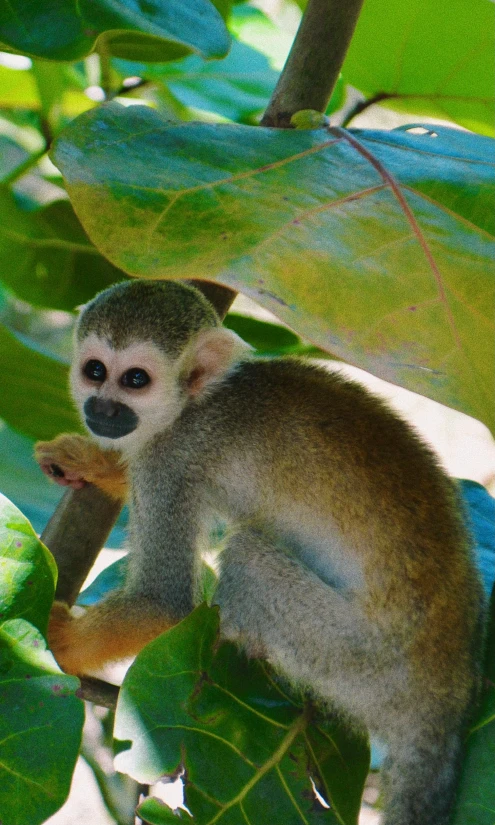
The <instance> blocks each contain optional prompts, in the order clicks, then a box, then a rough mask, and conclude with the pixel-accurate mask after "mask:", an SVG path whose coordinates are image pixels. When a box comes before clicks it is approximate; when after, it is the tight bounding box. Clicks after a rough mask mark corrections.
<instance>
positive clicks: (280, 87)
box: [261, 0, 363, 128]
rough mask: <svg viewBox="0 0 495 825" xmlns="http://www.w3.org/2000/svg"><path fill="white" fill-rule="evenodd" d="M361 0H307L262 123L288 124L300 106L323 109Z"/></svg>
mask: <svg viewBox="0 0 495 825" xmlns="http://www.w3.org/2000/svg"><path fill="white" fill-rule="evenodd" d="M362 4H363V0H309V3H308V5H307V7H306V11H305V13H304V16H303V18H302V20H301V25H300V26H299V30H298V32H297V34H296V37H295V40H294V43H293V45H292V49H291V50H290V53H289V56H288V58H287V62H286V64H285V66H284V69H283V71H282V74H281V75H280V77H279V80H278V83H277V85H276V87H275V90H274V92H273V95H272V97H271V99H270V102H269V104H268V107H267V110H266V112H265V114H264V115H263V118H262V120H261V125H262V126H279V127H282V128H289V127H290V119H291V117H292V115H293V114H295V113H296V112H299V111H300V110H301V109H315V110H316V111H318V112H324V111H325V109H326V108H327V105H328V101H329V100H330V96H331V94H332V90H333V87H334V86H335V83H336V82H337V79H338V76H339V72H340V69H341V67H342V63H343V62H344V57H345V55H346V52H347V49H348V48H349V43H350V42H351V37H352V35H353V33H354V29H355V27H356V23H357V20H358V17H359V12H360V11H361V6H362Z"/></svg>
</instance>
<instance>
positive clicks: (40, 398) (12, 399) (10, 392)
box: [0, 324, 81, 439]
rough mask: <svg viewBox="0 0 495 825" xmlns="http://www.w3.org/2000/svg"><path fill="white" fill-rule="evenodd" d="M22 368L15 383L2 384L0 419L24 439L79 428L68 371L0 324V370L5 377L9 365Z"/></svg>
mask: <svg viewBox="0 0 495 825" xmlns="http://www.w3.org/2000/svg"><path fill="white" fill-rule="evenodd" d="M13 363H14V364H19V365H22V369H20V370H19V372H18V373H17V375H16V381H15V382H14V381H13V380H9V381H5V383H4V385H3V387H2V392H1V394H0V418H3V419H4V420H5V421H6V422H7V423H8V424H11V426H12V427H16V428H17V429H19V430H20V431H21V432H23V433H24V434H25V435H30V436H33V437H34V438H40V439H49V438H54V437H55V436H56V435H57V433H59V432H67V431H74V430H79V429H80V428H81V425H80V423H79V419H78V417H77V416H76V413H75V410H74V409H73V408H72V405H71V403H70V401H69V394H68V389H67V384H68V368H67V366H66V365H65V364H61V363H60V362H59V361H57V360H55V359H54V358H50V357H49V356H48V355H43V354H42V353H40V352H36V350H35V349H32V348H31V347H30V346H28V345H27V344H24V343H22V342H21V341H19V340H18V339H17V338H16V337H15V336H14V335H12V333H10V332H9V331H8V330H7V329H6V328H5V327H3V326H2V325H1V324H0V366H1V367H2V369H3V371H4V374H6V373H7V374H8V370H9V367H10V366H11V365H12V364H13Z"/></svg>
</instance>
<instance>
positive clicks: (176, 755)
mask: <svg viewBox="0 0 495 825" xmlns="http://www.w3.org/2000/svg"><path fill="white" fill-rule="evenodd" d="M217 633H218V612H217V610H216V609H210V608H207V607H205V606H204V605H203V606H201V607H199V608H197V609H196V610H195V611H194V612H193V613H192V614H191V615H190V616H188V617H187V619H185V620H184V621H183V622H181V623H180V624H179V625H177V626H176V627H175V628H173V629H172V630H170V631H169V632H168V633H165V634H163V635H162V636H160V637H159V638H158V639H157V640H156V641H154V642H152V643H151V644H150V645H148V646H147V647H146V648H145V650H144V651H142V653H141V654H140V655H139V656H138V658H137V659H136V661H135V662H134V664H133V665H132V666H131V668H130V670H129V671H128V673H127V675H126V678H125V680H124V683H123V686H122V689H121V692H120V696H119V703H118V707H117V714H116V720H115V736H116V738H117V739H120V740H130V743H131V747H130V749H128V750H124V751H121V752H120V753H119V755H118V756H117V758H116V766H117V769H118V770H121V771H124V772H126V773H130V774H131V775H132V776H133V777H134V778H136V779H138V781H140V782H152V781H155V780H156V779H158V777H160V776H161V775H163V774H170V773H173V772H174V770H175V769H176V768H177V767H178V766H179V764H180V763H181V762H183V763H184V765H185V768H186V803H187V806H188V808H189V810H190V811H191V813H192V814H193V816H194V818H195V819H194V821H195V822H197V823H198V825H201V824H202V823H205V824H206V823H207V822H210V821H211V818H212V816H214V815H216V816H217V818H218V819H220V818H221V817H222V818H223V819H224V820H225V822H229V823H230V822H232V823H234V822H235V823H237V822H242V821H244V822H245V821H249V822H250V823H252V825H266V823H267V822H268V821H272V822H280V823H283V825H303V823H304V825H310V823H314V825H316V823H317V822H321V809H318V806H317V805H315V796H314V794H313V792H312V786H311V778H312V779H313V780H314V782H315V783H316V785H317V787H318V788H319V790H320V792H321V793H322V795H323V796H324V797H325V798H326V799H327V800H328V802H329V804H330V806H331V809H330V811H329V812H327V814H326V816H325V821H327V822H328V823H329V825H330V823H335V825H336V823H337V822H339V823H340V825H351V823H352V825H354V823H356V822H357V816H358V811H359V805H360V799H361V793H362V788H363V783H364V779H365V777H366V773H367V770H368V764H369V752H368V747H367V744H366V741H365V740H363V739H362V738H360V737H358V736H356V735H354V734H350V733H348V732H347V733H344V730H343V729H342V728H341V726H340V725H338V724H332V725H329V724H328V723H322V725H321V726H318V725H317V723H316V722H313V721H312V715H313V711H312V710H311V708H309V707H303V706H302V705H299V704H298V703H297V702H294V701H293V700H292V699H291V698H289V697H288V696H287V695H286V693H285V692H284V690H283V689H282V688H281V687H280V686H279V685H278V684H277V683H275V681H274V680H273V677H272V676H271V675H270V674H269V673H268V672H267V671H266V670H265V668H264V667H263V666H262V665H261V664H260V663H259V662H256V661H253V660H251V661H248V660H246V659H245V658H244V657H243V656H241V655H240V654H238V653H237V652H236V649H235V647H234V646H233V645H228V644H223V645H221V646H220V647H218V645H217V643H216V640H217ZM156 807H157V806H156V805H155V806H151V805H150V804H149V803H148V805H147V806H146V811H147V813H146V815H147V817H148V816H150V815H151V816H152V817H153V816H154V814H153V810H152V811H151V812H150V808H155V809H156ZM160 813H163V812H162V811H160V810H159V811H158V812H157V818H151V819H149V821H151V822H155V821H156V822H158V823H160V822H163V821H166V818H160V816H159V815H160ZM243 817H244V820H243ZM275 817H276V818H275Z"/></svg>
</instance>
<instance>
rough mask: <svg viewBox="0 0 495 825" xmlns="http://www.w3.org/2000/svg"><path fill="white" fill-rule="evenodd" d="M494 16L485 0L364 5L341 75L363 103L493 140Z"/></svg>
mask: <svg viewBox="0 0 495 825" xmlns="http://www.w3.org/2000/svg"><path fill="white" fill-rule="evenodd" d="M494 18H495V9H494V8H493V3H492V2H490V0H471V2H470V3H465V2H464V0H436V2H426V3H425V2H423V0H410V2H407V3H404V2H403V0H392V2H390V0H366V3H365V4H364V6H363V9H362V12H361V15H360V17H359V21H358V24H357V27H356V31H355V32H354V36H353V39H352V41H351V45H350V48H349V51H348V53H347V57H346V59H345V62H344V65H343V67H342V72H343V74H344V76H345V78H346V80H347V82H348V83H351V84H352V85H353V86H355V87H356V88H358V89H359V90H360V91H361V92H362V93H363V94H364V95H365V97H367V98H373V97H374V96H375V95H384V96H385V97H386V98H387V99H386V101H385V103H386V105H387V106H389V107H392V108H395V109H402V111H405V112H408V113H413V112H416V113H418V114H421V115H429V116H430V117H436V118H442V119H449V120H453V121H455V122H456V123H460V124H461V125H462V126H464V127H466V128H467V129H472V130H473V131H475V132H480V133H481V134H486V135H494V134H495V129H494V126H493V123H494V120H493V98H494V94H495V77H494V74H493V71H492V65H491V64H492V55H493V51H494V46H495V42H494V40H495V37H494V35H495V26H494V23H495V19H494ZM440 32H441V34H440Z"/></svg>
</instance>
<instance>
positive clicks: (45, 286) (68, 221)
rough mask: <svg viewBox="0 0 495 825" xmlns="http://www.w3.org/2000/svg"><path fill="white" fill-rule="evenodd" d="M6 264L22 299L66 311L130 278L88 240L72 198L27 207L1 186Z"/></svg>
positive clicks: (0, 232) (0, 263)
mask: <svg viewBox="0 0 495 825" xmlns="http://www.w3.org/2000/svg"><path fill="white" fill-rule="evenodd" d="M0 268H1V271H2V281H3V282H4V283H5V284H6V285H7V286H8V287H10V289H12V290H13V291H14V292H15V294H16V295H17V296H18V297H19V298H22V299H23V300H24V301H28V302H29V303H31V304H34V305H35V306H44V307H50V308H52V309H63V310H73V309H74V308H75V307H76V306H79V305H80V304H83V303H86V301H89V300H90V299H91V298H93V297H94V295H95V293H96V292H98V291H99V290H100V289H104V288H105V287H107V286H110V285H111V284H113V283H115V282H117V281H122V280H124V279H125V277H126V276H125V273H124V272H122V271H121V270H119V269H117V268H116V267H115V266H113V265H112V264H111V263H110V262H109V261H107V260H106V258H103V257H102V256H101V255H100V253H99V252H98V250H97V249H95V247H94V246H93V244H92V243H91V242H90V241H89V240H88V237H87V235H86V233H85V232H84V230H83V228H82V226H81V224H80V223H79V221H78V219H77V217H76V215H75V214H74V210H73V208H72V206H71V204H70V203H69V202H68V201H66V200H60V201H55V202H54V203H50V204H48V206H45V207H42V208H38V209H35V210H32V209H31V210H27V209H24V208H23V207H22V205H21V204H19V203H18V202H17V201H16V199H15V198H14V196H13V195H12V194H11V193H10V192H9V191H8V190H7V189H3V190H2V189H1V188H0Z"/></svg>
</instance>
